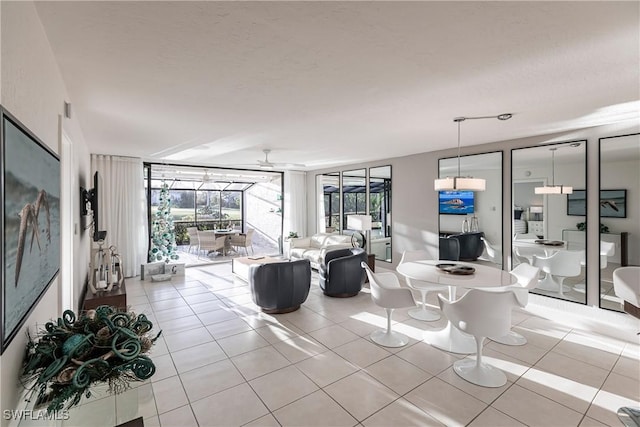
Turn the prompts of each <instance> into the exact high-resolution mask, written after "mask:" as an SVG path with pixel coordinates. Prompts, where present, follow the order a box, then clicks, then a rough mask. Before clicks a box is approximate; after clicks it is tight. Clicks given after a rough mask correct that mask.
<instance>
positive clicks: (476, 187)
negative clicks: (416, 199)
mask: <svg viewBox="0 0 640 427" xmlns="http://www.w3.org/2000/svg"><path fill="white" fill-rule="evenodd" d="M511 117H513V115H512V114H509V113H505V114H500V115H498V116H480V117H456V118H455V119H453V121H454V122H456V123H458V173H457V175H456V176H454V177H447V178H439V179H436V180H435V181H434V186H433V187H434V189H435V190H436V191H462V190H466V191H484V190H485V188H486V181H485V180H484V179H482V178H473V177H471V176H461V175H460V123H461V122H463V121H465V120H477V119H498V120H509V119H510V118H511Z"/></svg>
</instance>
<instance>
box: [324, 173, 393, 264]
mask: <svg viewBox="0 0 640 427" xmlns="http://www.w3.org/2000/svg"><path fill="white" fill-rule="evenodd" d="M316 189H317V199H316V200H317V209H318V219H319V221H318V232H319V233H334V232H338V233H342V234H349V235H353V236H354V244H356V242H357V244H359V245H361V246H364V247H365V248H366V249H367V251H368V252H369V253H370V254H374V255H375V258H376V259H377V260H379V261H385V262H391V260H392V229H391V223H392V222H391V206H392V199H391V197H392V196H391V193H392V191H391V189H392V184H391V166H390V165H386V166H377V167H372V168H369V169H368V170H367V169H364V168H363V169H355V170H347V171H343V172H331V173H325V174H321V175H316ZM349 215H368V216H371V228H370V229H366V230H362V231H360V230H355V229H349V227H348V224H347V217H348V216H349ZM363 237H366V241H364V240H363V239H362V238H363Z"/></svg>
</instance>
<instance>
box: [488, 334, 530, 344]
mask: <svg viewBox="0 0 640 427" xmlns="http://www.w3.org/2000/svg"><path fill="white" fill-rule="evenodd" d="M489 339H490V340H491V341H495V342H497V343H498V344H504V345H513V346H516V345H525V344H526V343H527V339H526V338H525V337H524V336H522V335H520V334H519V333H517V332H514V331H509V333H508V334H507V335H505V336H502V337H489Z"/></svg>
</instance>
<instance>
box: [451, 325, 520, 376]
mask: <svg viewBox="0 0 640 427" xmlns="http://www.w3.org/2000/svg"><path fill="white" fill-rule="evenodd" d="M475 339H476V360H473V359H469V358H466V359H462V360H458V361H457V362H455V363H454V364H453V370H454V372H455V373H456V374H458V376H460V377H461V378H462V379H464V380H465V381H469V382H470V383H472V384H476V385H479V386H482V387H502V386H503V385H505V384H506V383H507V376H506V375H505V374H504V372H502V371H501V370H500V369H498V368H495V367H493V366H491V365H488V364H486V363H484V362H483V361H482V342H483V341H484V337H475Z"/></svg>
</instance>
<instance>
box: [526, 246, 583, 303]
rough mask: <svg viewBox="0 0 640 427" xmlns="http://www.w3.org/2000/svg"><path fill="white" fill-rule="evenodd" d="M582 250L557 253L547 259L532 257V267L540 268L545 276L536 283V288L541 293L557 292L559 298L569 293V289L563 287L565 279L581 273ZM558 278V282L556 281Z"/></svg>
mask: <svg viewBox="0 0 640 427" xmlns="http://www.w3.org/2000/svg"><path fill="white" fill-rule="evenodd" d="M583 259H584V250H581V251H565V250H562V251H558V252H556V253H554V254H553V255H551V256H549V257H538V256H536V255H533V262H532V264H533V266H534V267H538V268H540V270H542V271H543V272H544V274H545V276H544V279H542V280H540V281H539V282H538V286H537V288H538V289H540V290H543V291H551V292H557V293H559V294H560V295H561V296H564V293H565V292H567V291H569V289H570V288H569V287H568V286H566V285H564V284H563V283H564V280H565V279H566V278H567V277H575V276H579V275H580V273H581V272H582V260H583ZM556 278H558V281H556Z"/></svg>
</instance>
